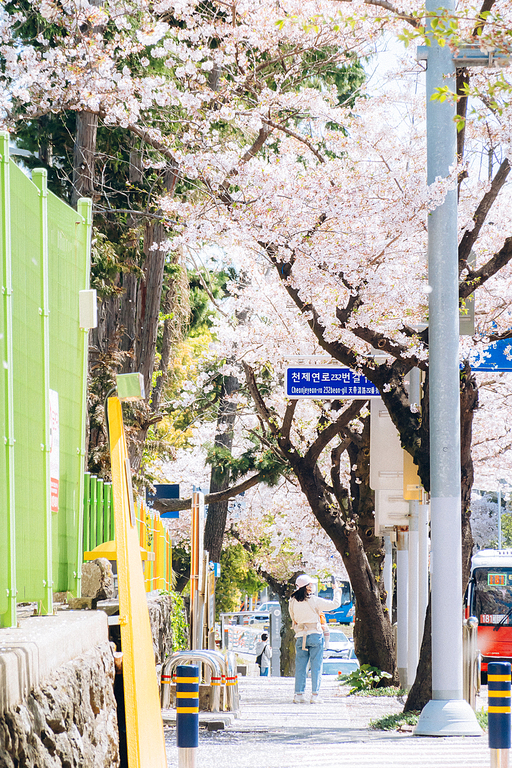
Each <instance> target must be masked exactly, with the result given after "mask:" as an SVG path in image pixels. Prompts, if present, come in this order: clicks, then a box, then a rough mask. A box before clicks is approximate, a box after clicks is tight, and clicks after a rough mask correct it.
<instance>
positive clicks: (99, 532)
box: [96, 478, 105, 546]
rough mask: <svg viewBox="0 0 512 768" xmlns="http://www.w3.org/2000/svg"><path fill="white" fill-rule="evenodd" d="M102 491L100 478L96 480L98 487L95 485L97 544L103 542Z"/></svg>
mask: <svg viewBox="0 0 512 768" xmlns="http://www.w3.org/2000/svg"><path fill="white" fill-rule="evenodd" d="M103 491H104V483H103V480H102V479H101V478H100V479H99V480H98V487H97V496H98V499H97V504H98V522H97V530H96V541H97V544H96V546H98V544H103V542H104V541H105V536H104V519H105V509H104V503H105V502H104V498H103Z"/></svg>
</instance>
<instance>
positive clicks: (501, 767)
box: [489, 749, 510, 768]
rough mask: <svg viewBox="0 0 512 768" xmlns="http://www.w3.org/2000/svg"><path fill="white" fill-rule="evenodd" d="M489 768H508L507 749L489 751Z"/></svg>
mask: <svg viewBox="0 0 512 768" xmlns="http://www.w3.org/2000/svg"><path fill="white" fill-rule="evenodd" d="M489 752H490V753H491V768H508V753H509V752H510V750H509V749H490V750H489Z"/></svg>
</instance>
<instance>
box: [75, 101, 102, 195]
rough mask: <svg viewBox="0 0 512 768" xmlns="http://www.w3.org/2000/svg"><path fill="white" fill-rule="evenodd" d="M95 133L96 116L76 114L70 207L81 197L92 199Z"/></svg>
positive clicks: (87, 113)
mask: <svg viewBox="0 0 512 768" xmlns="http://www.w3.org/2000/svg"><path fill="white" fill-rule="evenodd" d="M97 133H98V115H95V114H93V113H92V112H78V113H77V116H76V134H75V146H74V149H73V192H72V194H71V205H72V206H73V207H74V208H76V205H77V202H78V200H79V199H80V198H81V197H90V198H91V199H94V175H95V173H94V159H95V155H96V136H97Z"/></svg>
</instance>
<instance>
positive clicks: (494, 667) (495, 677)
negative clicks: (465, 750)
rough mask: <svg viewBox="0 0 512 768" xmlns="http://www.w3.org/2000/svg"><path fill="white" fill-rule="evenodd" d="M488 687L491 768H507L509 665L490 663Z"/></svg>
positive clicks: (508, 743) (505, 663) (505, 662)
mask: <svg viewBox="0 0 512 768" xmlns="http://www.w3.org/2000/svg"><path fill="white" fill-rule="evenodd" d="M487 683H488V686H489V691H488V692H489V700H488V706H487V711H488V717H489V748H490V750H491V768H508V752H509V749H510V726H511V720H510V663H509V662H508V661H492V662H490V663H489V665H488V668H487Z"/></svg>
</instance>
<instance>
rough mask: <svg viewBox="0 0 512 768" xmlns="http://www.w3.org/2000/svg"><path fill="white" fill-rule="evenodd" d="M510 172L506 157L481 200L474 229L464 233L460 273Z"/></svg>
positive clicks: (460, 254) (474, 216) (460, 253)
mask: <svg viewBox="0 0 512 768" xmlns="http://www.w3.org/2000/svg"><path fill="white" fill-rule="evenodd" d="M509 173H510V162H509V160H508V158H507V157H506V158H505V160H503V162H502V164H501V165H500V167H499V169H498V171H497V173H496V175H495V177H494V178H493V180H492V182H491V186H490V188H489V189H488V190H487V192H486V193H485V195H484V196H483V197H482V199H481V200H480V203H479V205H478V207H477V209H476V211H475V213H474V215H473V221H474V222H475V226H474V227H473V229H472V230H467V231H466V232H465V233H464V235H463V237H462V240H461V241H460V245H459V274H460V273H461V272H462V270H463V269H465V268H466V267H467V260H468V258H469V254H470V253H471V249H472V247H473V245H474V244H475V242H476V241H477V239H478V235H479V234H480V231H481V229H482V227H483V225H484V223H485V220H486V218H487V214H488V213H489V211H490V210H491V208H492V205H493V203H494V201H495V200H496V198H497V197H498V194H499V192H500V190H501V189H502V187H503V185H504V184H505V182H506V180H507V177H508V175H509ZM471 277H472V276H471Z"/></svg>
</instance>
